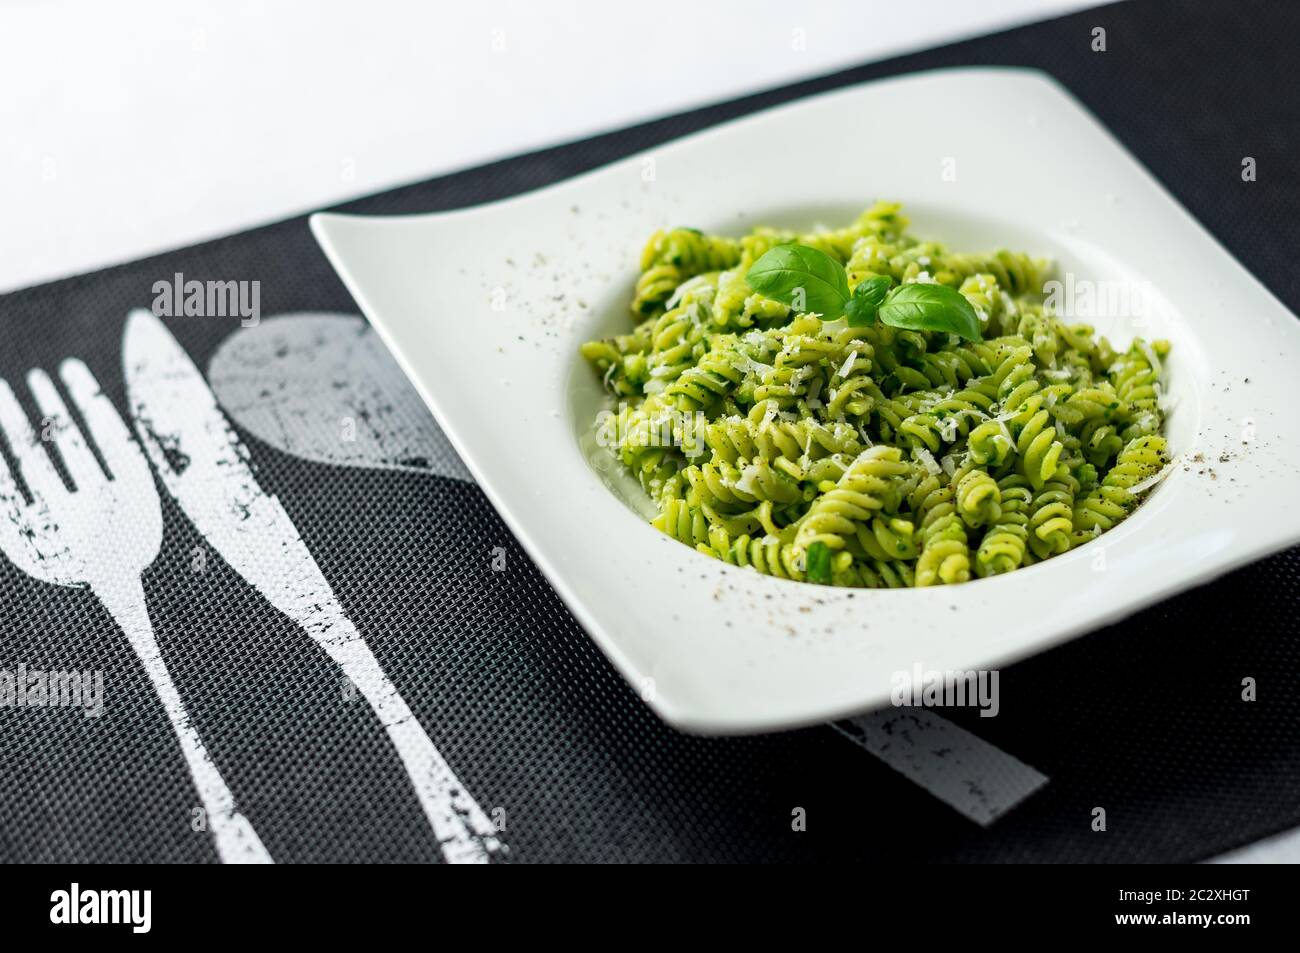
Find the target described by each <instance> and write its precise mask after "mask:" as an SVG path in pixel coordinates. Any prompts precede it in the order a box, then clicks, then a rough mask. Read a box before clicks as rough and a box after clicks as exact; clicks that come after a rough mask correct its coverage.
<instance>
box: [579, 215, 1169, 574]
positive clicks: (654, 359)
mask: <svg viewBox="0 0 1300 953" xmlns="http://www.w3.org/2000/svg"><path fill="white" fill-rule="evenodd" d="M906 228H907V219H906V218H904V217H903V215H902V214H901V211H900V208H899V206H898V205H896V204H893V203H884V202H881V203H877V204H876V205H875V206H873V207H872V208H870V209H868V210H867V211H865V212H863V213H862V215H860V216H859V217H858V219H857V220H856V221H855V222H853V224H851V225H849V226H848V227H846V228H841V229H835V230H827V231H819V232H812V233H796V232H787V231H778V230H774V229H767V228H759V229H755V230H754V231H753V232H751V233H750V234H748V235H746V236H744V237H742V238H739V239H733V238H728V237H724V236H716V235H706V234H703V233H701V232H698V231H696V230H694V229H684V228H678V229H673V230H670V231H662V232H658V233H656V234H655V235H654V236H652V237H651V239H650V241H649V242H648V244H647V245H646V248H645V252H644V254H643V256H642V260H641V275H640V278H639V280H638V281H637V284H636V292H635V297H634V300H633V302H632V311H633V313H634V315H635V316H636V320H637V324H636V326H635V327H634V328H633V329H632V330H631V331H630V332H629V333H626V334H621V335H617V336H614V337H611V338H607V339H604V340H599V341H591V342H588V343H587V344H585V345H583V347H582V354H583V356H584V357H586V358H587V360H588V361H590V362H591V364H592V365H593V366H594V367H595V368H596V369H597V370H598V371H599V372H600V373H601V375H602V376H603V380H604V383H605V386H606V388H607V389H608V390H609V391H610V393H611V394H612V395H613V398H614V400H615V401H616V402H618V404H619V406H618V409H617V411H616V412H615V413H613V414H610V415H607V416H606V417H605V418H604V420H603V423H602V425H601V430H600V431H599V433H598V437H599V438H600V439H599V442H600V443H602V444H604V445H605V446H606V447H608V448H609V449H610V450H611V451H612V452H613V453H614V454H615V455H616V456H617V457H618V459H619V460H620V462H621V463H622V465H623V466H624V467H626V468H627V469H628V471H629V472H631V473H632V474H634V475H635V476H636V477H637V479H638V480H639V481H640V484H641V486H642V487H643V488H644V490H645V492H646V493H647V494H649V495H650V497H651V498H652V499H653V501H654V502H655V503H656V504H657V506H658V509H659V515H658V516H657V517H656V518H655V519H654V520H653V525H654V526H656V527H657V528H658V529H660V530H662V531H663V532H664V533H666V534H668V535H669V536H671V537H673V538H674V539H677V540H680V541H681V542H683V543H685V544H687V545H689V546H692V547H694V548H695V549H697V550H698V551H699V552H702V553H705V554H707V555H710V556H712V557H714V558H716V559H720V560H722V561H724V562H728V563H731V564H733V565H736V566H747V567H750V568H752V569H755V570H757V571H758V572H761V573H766V574H769V575H773V576H779V577H781V578H785V579H792V580H796V581H810V582H817V583H823V584H831V585H838V586H856V587H871V588H875V587H900V586H904V587H905V586H930V585H940V584H951V583H958V582H964V581H966V580H968V579H971V578H974V577H987V576H995V575H1000V574H1003V573H1007V572H1011V571H1014V570H1016V569H1019V568H1021V567H1024V566H1028V565H1031V564H1033V563H1036V562H1039V561H1042V560H1044V559H1049V558H1051V557H1053V556H1057V555H1059V554H1061V553H1063V552H1066V551H1067V550H1069V549H1070V548H1072V547H1074V546H1078V545H1081V544H1083V543H1086V542H1087V541H1089V540H1091V539H1093V538H1095V537H1096V536H1097V535H1098V534H1100V533H1102V532H1105V531H1106V530H1108V529H1110V528H1111V527H1113V526H1114V525H1115V524H1116V523H1118V522H1119V521H1120V520H1122V519H1124V518H1125V517H1127V516H1128V515H1129V514H1130V513H1131V512H1132V511H1133V509H1134V508H1135V507H1136V506H1137V504H1138V502H1139V501H1140V498H1141V495H1142V494H1143V493H1144V492H1145V491H1146V490H1147V489H1149V487H1150V486H1151V484H1152V483H1153V482H1154V479H1155V478H1156V477H1157V476H1158V475H1159V474H1160V473H1161V472H1162V471H1164V469H1165V468H1166V467H1167V465H1168V464H1169V454H1168V449H1167V447H1166V444H1165V441H1164V438H1163V437H1161V436H1160V432H1161V429H1162V427H1163V423H1164V420H1163V414H1162V410H1161V395H1162V376H1163V374H1164V358H1165V357H1166V356H1167V355H1168V353H1169V344H1168V342H1166V341H1152V342H1146V341H1142V340H1136V341H1134V342H1133V343H1132V344H1131V345H1130V346H1129V347H1128V348H1127V349H1125V350H1123V351H1122V352H1117V351H1115V350H1114V349H1113V348H1112V347H1111V345H1110V344H1109V343H1108V342H1107V341H1106V339H1105V338H1098V337H1097V336H1096V335H1095V334H1094V331H1093V328H1092V327H1090V326H1088V325H1084V324H1067V323H1066V322H1065V321H1063V320H1062V319H1061V318H1060V317H1058V316H1057V315H1055V314H1053V313H1052V312H1051V311H1050V310H1048V309H1047V308H1046V307H1045V305H1044V295H1043V293H1042V287H1043V282H1044V280H1046V279H1047V278H1048V277H1049V276H1050V273H1051V267H1050V265H1049V263H1048V262H1046V261H1043V260H1041V259H1038V258H1033V257H1031V256H1029V255H1026V254H1022V253H1018V252H1011V251H1006V250H999V251H994V252H990V253H986V254H957V253H953V252H950V251H949V250H947V249H946V248H945V247H944V246H943V245H940V244H938V243H936V242H923V241H919V240H916V239H913V238H911V237H909V236H908V235H907V233H906ZM785 242H797V243H799V244H802V245H807V246H810V247H812V248H814V249H817V250H818V251H820V252H822V253H823V254H824V255H826V256H829V258H830V259H833V262H832V266H833V263H835V262H837V263H838V265H839V266H840V267H842V268H843V269H844V274H845V278H846V280H847V285H848V287H849V288H850V289H852V288H855V287H856V286H857V285H858V284H859V283H861V282H863V281H866V280H868V279H875V280H876V283H879V281H880V279H881V278H887V279H889V280H890V281H891V282H893V283H899V284H908V283H930V284H942V285H947V286H948V287H950V288H953V289H955V290H956V291H957V292H959V293H960V294H961V295H962V296H963V297H964V298H965V299H966V301H967V302H969V304H970V306H971V308H973V309H974V313H975V316H976V317H977V318H978V321H979V325H980V334H979V337H980V338H981V339H980V340H968V339H966V338H958V337H957V336H956V335H952V334H948V333H944V332H937V331H915V330H904V329H901V328H899V327H891V326H888V325H886V324H884V323H874V324H869V325H867V326H862V327H857V326H850V325H849V323H848V322H847V320H845V319H844V318H842V317H836V319H835V320H826V319H825V318H824V316H823V315H820V314H816V313H811V312H803V311H800V310H798V309H796V308H792V307H790V306H788V305H787V304H783V303H782V302H780V301H776V300H773V299H770V298H767V297H764V296H763V295H762V294H759V293H757V292H755V291H754V290H753V289H752V288H751V287H750V286H749V284H747V282H746V274H747V273H748V271H749V268H750V267H751V266H752V265H753V263H754V262H755V261H756V260H758V259H759V258H760V257H761V256H763V255H764V254H765V253H766V252H768V251H769V250H771V249H772V248H774V247H775V246H776V245H778V244H781V243H785ZM769 258H770V256H769ZM832 266H828V267H832ZM864 287H868V288H869V287H872V286H870V285H868V286H864ZM797 303H798V302H796V304H797ZM967 337H969V338H974V337H975V335H973V334H971V335H967Z"/></svg>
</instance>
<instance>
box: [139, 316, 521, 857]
mask: <svg viewBox="0 0 1300 953" xmlns="http://www.w3.org/2000/svg"><path fill="white" fill-rule="evenodd" d="M122 363H123V370H124V372H125V375H126V389H127V400H128V403H129V405H130V410H131V416H132V419H133V420H134V422H135V427H136V432H137V434H138V435H139V437H140V443H141V444H142V445H143V446H144V448H145V451H146V453H147V454H148V456H149V459H150V460H151V461H152V463H153V465H154V468H155V469H156V470H157V471H158V474H159V476H160V477H161V478H162V482H163V485H164V486H165V487H166V488H167V491H168V492H169V493H170V494H171V495H172V497H173V498H175V500H176V502H177V503H178V504H179V505H180V507H181V509H182V510H184V512H185V514H186V516H188V517H189V519H190V521H191V522H193V524H194V525H195V527H196V528H197V529H198V530H199V532H200V533H202V534H203V536H204V538H205V539H206V540H207V541H208V543H209V544H210V545H211V546H212V547H213V548H214V549H216V551H217V552H218V553H220V554H221V556H222V558H224V559H225V560H226V562H227V563H229V564H230V566H231V568H233V569H234V570H235V571H236V572H238V573H239V574H240V575H241V576H243V578H244V579H245V580H246V581H247V582H248V583H249V584H250V585H252V586H253V587H254V588H255V589H257V591H258V592H259V593H261V594H262V596H263V597H264V598H266V600H267V601H268V602H270V603H271V604H272V605H273V606H275V608H277V609H278V610H279V611H280V612H282V613H284V614H285V615H286V616H288V617H289V619H291V620H292V621H293V622H294V623H296V624H297V625H299V626H300V627H301V628H302V629H303V631H305V632H306V633H307V634H308V635H310V636H311V637H312V638H313V639H314V640H315V641H316V643H317V644H318V645H319V646H320V647H321V648H322V649H324V651H325V652H326V653H327V654H328V655H329V657H330V658H331V659H333V660H334V662H335V663H336V664H337V665H338V666H339V667H340V668H341V669H342V670H343V673H344V674H345V675H346V676H347V678H348V679H349V680H351V682H352V683H353V684H354V685H355V686H356V687H357V689H358V691H359V692H360V693H361V695H362V697H364V698H365V699H366V701H367V702H369V704H370V707H371V708H372V709H374V712H375V714H376V715H378V716H379V719H380V721H381V722H382V723H383V725H384V728H385V730H386V731H387V732H388V737H389V738H390V740H391V741H392V743H393V746H394V747H395V748H396V749H397V754H398V757H400V758H401V761H402V764H403V766H404V767H405V768H406V772H407V774H408V775H409V776H410V779H411V783H412V785H413V786H414V787H415V793H416V796H417V797H418V798H419V802H420V806H421V807H422V808H423V810H424V813H425V816H426V817H427V818H428V821H429V824H430V826H431V827H432V828H433V832H434V835H435V836H436V837H437V839H438V842H439V845H440V847H441V849H442V854H443V857H444V858H445V859H446V860H447V861H448V862H450V863H485V862H486V861H487V859H488V854H489V852H491V851H493V850H496V849H498V848H499V847H500V846H501V844H500V842H499V840H498V839H497V836H496V830H495V828H494V826H493V824H492V822H491V821H490V820H489V819H488V818H487V816H486V815H485V814H484V813H483V811H482V809H481V808H480V807H479V806H478V804H476V803H475V801H474V799H473V797H471V795H470V794H469V792H468V791H466V790H465V788H464V787H463V786H462V785H461V784H460V782H459V781H458V780H457V779H456V776H455V774H454V773H453V772H452V770H451V768H450V767H449V766H448V765H447V762H446V761H445V760H444V759H443V757H442V756H441V755H440V754H439V753H438V751H437V749H436V748H435V747H434V746H433V742H432V741H431V740H430V739H429V736H428V735H427V734H426V733H425V731H424V728H423V727H422V726H421V725H420V723H419V721H418V720H416V718H415V716H414V715H413V714H412V713H411V710H410V708H409V707H408V706H407V704H406V702H405V701H404V700H403V699H402V696H401V695H400V694H399V693H398V691H397V688H396V687H395V686H394V685H393V684H392V683H391V682H390V681H389V680H388V677H387V676H386V675H385V674H384V672H383V670H382V669H381V668H380V666H379V662H378V661H377V660H376V659H375V657H374V655H373V654H372V653H371V651H370V649H369V647H368V646H367V645H366V643H365V641H364V640H363V639H362V638H361V636H360V634H359V633H358V632H357V630H356V627H355V626H354V625H353V624H352V622H351V621H350V620H349V619H348V618H347V616H346V615H345V614H344V612H343V609H342V606H340V605H339V602H338V599H337V598H336V597H335V595H334V593H333V591H332V590H331V589H330V586H329V583H328V582H327V581H326V580H325V577H324V575H323V574H322V573H321V570H320V567H319V566H318V565H317V564H316V560H315V559H314V558H313V557H312V555H311V553H310V552H309V551H308V549H307V546H306V544H305V543H304V542H303V540H302V537H301V536H300V534H299V533H298V530H297V528H296V527H295V526H294V525H293V522H292V521H291V520H290V518H289V514H288V513H287V512H285V510H284V507H283V506H281V504H280V501H279V500H278V499H277V498H276V497H275V496H273V495H272V494H270V493H268V492H266V491H265V490H264V489H262V487H261V486H259V485H258V482H257V479H256V477H255V476H254V473H253V468H252V465H251V463H250V459H249V454H248V450H247V448H246V447H245V446H244V444H243V442H242V441H241V440H240V439H239V436H238V434H236V433H235V431H234V429H233V428H232V427H231V426H230V423H229V421H227V419H226V417H225V416H224V415H223V414H222V412H221V410H220V409H219V408H218V406H217V401H216V398H215V397H214V396H213V394H212V391H211V390H210V389H209V388H208V385H207V383H206V382H205V381H204V379H203V376H202V374H200V373H199V370H198V368H197V367H195V366H194V363H193V361H191V360H190V358H189V355H187V354H186V353H185V351H184V350H183V349H182V348H181V346H180V344H179V343H177V341H176V339H175V338H174V337H172V335H171V332H169V331H168V330H167V328H166V327H165V326H164V325H163V323H162V322H161V321H159V320H158V318H156V317H155V316H154V315H153V314H152V313H151V312H149V311H145V310H143V309H137V310H134V311H132V312H131V313H130V315H128V316H127V321H126V329H125V331H124V332H123V340H122Z"/></svg>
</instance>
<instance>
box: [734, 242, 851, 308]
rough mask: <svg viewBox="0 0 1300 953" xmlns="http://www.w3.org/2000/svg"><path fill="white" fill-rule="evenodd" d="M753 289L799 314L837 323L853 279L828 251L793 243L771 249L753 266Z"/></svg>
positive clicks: (750, 280)
mask: <svg viewBox="0 0 1300 953" xmlns="http://www.w3.org/2000/svg"><path fill="white" fill-rule="evenodd" d="M745 280H746V281H747V282H749V286H750V287H751V288H753V289H754V290H755V291H757V292H758V293H759V294H761V295H766V296H767V297H769V298H771V299H773V300H774V301H780V302H781V303H782V304H787V305H789V306H790V307H792V308H794V309H795V310H797V311H812V312H815V313H817V314H820V315H822V316H823V317H825V318H826V319H827V320H834V318H836V317H839V315H840V312H842V311H843V310H844V302H846V301H848V300H849V279H848V276H847V275H845V273H844V268H843V267H841V265H840V263H839V262H838V261H836V260H835V259H834V258H832V257H831V256H830V255H828V254H826V253H825V252H822V251H818V250H817V249H816V248H810V247H808V246H807V245H796V244H794V243H793V242H791V243H789V244H785V245H777V246H776V247H775V248H772V249H769V250H768V251H767V253H766V254H764V255H763V256H762V257H761V258H759V259H758V261H756V262H754V264H752V265H750V267H749V273H748V274H746V275H745Z"/></svg>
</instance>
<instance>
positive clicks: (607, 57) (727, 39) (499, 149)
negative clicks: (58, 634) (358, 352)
mask: <svg viewBox="0 0 1300 953" xmlns="http://www.w3.org/2000/svg"><path fill="white" fill-rule="evenodd" d="M1090 5H1092V4H1090V3H1088V2H1086V0H985V2H975V0H926V2H924V3H919V2H915V0H860V2H856V3H849V2H824V3H809V2H803V3H796V2H791V0H744V2H738V0H731V2H723V3H707V4H706V3H704V2H700V0H694V2H688V0H656V2H655V3H653V4H646V3H642V2H636V3H633V2H628V0H606V2H551V3H545V4H543V3H504V2H483V0H469V2H464V0H462V2H456V3H452V2H439V3H419V4H416V3H394V2H375V0H366V2H357V3H352V4H347V5H343V4H334V3H322V2H314V3H307V2H290V0H284V2H269V0H268V2H254V0H248V2H236V0H225V2H212V3H179V2H177V0H170V2H165V0H141V2H103V0H81V2H72V0H68V2H34V0H31V2H12V0H9V2H6V0H0V291H4V290H12V289H14V288H18V287H22V286H25V285H30V284H35V283H37V282H40V281H46V280H50V279H53V278H58V277H61V276H64V275H67V274H71V273H74V272H82V271H88V270H91V269H94V268H98V267H101V266H104V265H108V264H114V263H116V262H121V261H127V260H130V259H132V258H138V257H140V256H141V255H144V254H149V253H152V252H157V251H163V250H166V249H168V248H173V247H176V246H179V245H184V244H188V243H191V242H194V241H198V240H201V239H205V238H212V237H215V236H218V235H222V234H225V233H228V232H231V231H236V230H238V229H241V228H245V227H248V226H252V225H257V224H262V223H264V222H269V221H273V220H275V219H278V218H283V217H285V216H288V215H291V214H295V213H298V212H303V211H307V210H310V209H313V208H317V207H320V206H322V205H326V204H331V203H334V202H338V201H341V200H343V199H347V198H351V197H354V196H358V195H363V194H366V193H369V192H375V191H380V190H383V189H385V188H388V187H391V186H393V185H398V184H402V183H405V182H410V181H414V180H418V179H421V178H426V177H428V176H430V175H432V174H435V173H438V172H445V171H449V170H452V169H456V168H463V167H465V166H468V165H473V164H477V163H480V162H483V161H485V160H488V159H493V158H499V157H501V156H506V155H510V154H512V153H516V152H520V151H524V150H528V149H533V148H537V147H539V146H543V145H549V144H553V143H557V142H563V141H565V140H569V139H573V138H577V137H581V136H584V135H587V134H590V133H592V132H596V131H600V130H605V129H611V128H616V127H618V126H623V125H627V124H629V123H632V122H636V121H639V120H643V119H649V118H653V117H656V116H661V115H665V114H669V113H672V112H676V111H679V110H682V109H685V108H688V107H691V106H696V105H702V104H706V103H709V102H713V101H716V100H719V99H726V98H730V97H734V96H737V95H741V94H743V93H747V92H753V91H756V90H760V89H763V88H765V87H770V86H776V85H780V84H783V83H788V82H791V81H793V80H796V79H800V78H804V77H808V76H816V75H819V74H823V73H827V72H831V71H833V70H836V69H838V68H842V67H844V66H849V65H853V64H855V63H860V62H865V61H867V60H872V59H881V58H884V57H886V56H890V55H894V54H897V53H901V52H907V51H911V50H916V49H922V48H925V47H929V46H936V45H939V44H942V43H946V42H950V41H952V40H956V39H962V38H966V37H969V36H974V35H978V34H981V33H987V32H992V31H994V30H997V29H1001V28H1003V27H1006V26H1011V25H1014V24H1017V23H1022V22H1029V21H1032V20H1037V19H1044V18H1047V17H1051V16H1056V15H1059V14H1063V13H1066V12H1069V11H1071V10H1074V9H1078V8H1081V7H1087V6H1090ZM799 39H802V48H800V46H801V44H800V43H799V42H797V40H799Z"/></svg>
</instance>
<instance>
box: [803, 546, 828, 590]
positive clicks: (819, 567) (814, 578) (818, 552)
mask: <svg viewBox="0 0 1300 953" xmlns="http://www.w3.org/2000/svg"><path fill="white" fill-rule="evenodd" d="M804 558H805V565H806V567H807V568H806V570H805V573H806V575H807V578H808V581H809V582H816V583H820V584H821V585H824V586H829V585H830V584H831V548H830V547H829V546H827V545H826V544H825V543H821V542H818V543H813V544H812V545H811V546H809V547H808V552H807V554H806V555H805V557H804Z"/></svg>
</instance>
